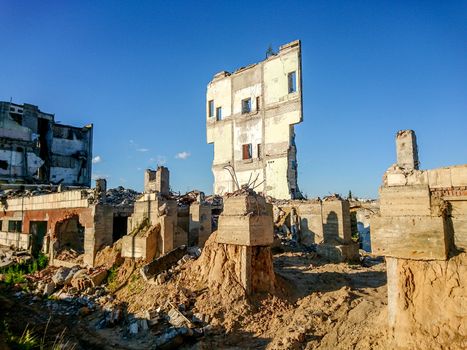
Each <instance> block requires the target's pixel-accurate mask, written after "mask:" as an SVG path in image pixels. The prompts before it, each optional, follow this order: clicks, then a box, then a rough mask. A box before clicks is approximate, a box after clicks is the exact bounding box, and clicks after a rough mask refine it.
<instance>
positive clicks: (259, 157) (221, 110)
mask: <svg viewBox="0 0 467 350" xmlns="http://www.w3.org/2000/svg"><path fill="white" fill-rule="evenodd" d="M301 82H302V74H301V49H300V41H298V40H297V41H293V42H291V43H289V44H286V45H283V46H281V47H280V50H279V52H278V53H277V54H270V55H268V57H267V58H266V59H265V60H264V61H262V62H260V63H257V64H253V65H249V66H247V67H243V68H240V69H238V70H237V71H235V72H234V73H228V72H226V71H222V72H220V73H217V74H216V75H215V76H214V79H213V80H212V81H211V82H210V83H209V84H208V88H207V95H206V100H207V101H206V107H207V111H206V129H207V142H208V143H213V144H214V160H213V164H212V171H213V174H214V193H215V194H224V193H226V192H232V191H234V190H236V189H237V187H238V186H242V185H243V184H247V183H250V184H252V183H253V185H252V187H256V191H258V192H263V193H264V194H266V195H270V196H272V197H275V198H281V199H290V198H300V197H301V194H300V191H299V188H298V184H297V159H296V146H295V133H294V125H295V124H298V123H300V122H301V121H302V83H301Z"/></svg>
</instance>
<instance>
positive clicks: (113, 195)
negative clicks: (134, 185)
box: [105, 186, 141, 207]
mask: <svg viewBox="0 0 467 350" xmlns="http://www.w3.org/2000/svg"><path fill="white" fill-rule="evenodd" d="M140 196H141V193H139V192H137V191H134V190H132V189H129V188H124V187H122V186H118V187H117V188H111V189H109V190H107V192H106V194H105V200H106V203H107V204H110V205H112V206H114V207H121V206H128V205H133V203H134V202H135V201H136V200H137V199H138V198H139V197H140Z"/></svg>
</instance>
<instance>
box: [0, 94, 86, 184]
mask: <svg viewBox="0 0 467 350" xmlns="http://www.w3.org/2000/svg"><path fill="white" fill-rule="evenodd" d="M92 132H93V126H92V124H91V125H87V126H85V127H82V128H80V127H74V126H70V125H62V124H58V123H56V122H55V116H54V115H53V114H50V113H44V112H42V111H40V110H39V108H38V107H37V106H34V105H31V104H27V103H25V104H23V105H19V104H15V103H11V102H0V182H3V183H5V182H6V183H26V184H27V183H46V184H49V183H53V184H59V183H61V184H64V185H75V186H87V187H89V186H90V185H91V167H92Z"/></svg>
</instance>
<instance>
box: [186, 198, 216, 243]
mask: <svg viewBox="0 0 467 350" xmlns="http://www.w3.org/2000/svg"><path fill="white" fill-rule="evenodd" d="M189 230H190V231H189V241H190V242H193V244H195V245H197V246H198V247H203V246H204V243H206V241H207V239H208V238H209V236H210V235H211V206H210V205H209V204H207V203H201V204H200V203H196V202H195V203H192V204H191V205H190V221H189Z"/></svg>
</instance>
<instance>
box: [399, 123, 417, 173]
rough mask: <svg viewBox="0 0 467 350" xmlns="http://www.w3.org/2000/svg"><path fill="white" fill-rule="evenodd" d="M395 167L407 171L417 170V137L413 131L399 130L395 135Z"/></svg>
mask: <svg viewBox="0 0 467 350" xmlns="http://www.w3.org/2000/svg"><path fill="white" fill-rule="evenodd" d="M396 149H397V165H398V166H400V167H401V168H403V169H407V170H412V169H415V170H418V165H419V161H418V148H417V137H416V136H415V131H413V130H401V131H399V132H398V133H397V135H396Z"/></svg>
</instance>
